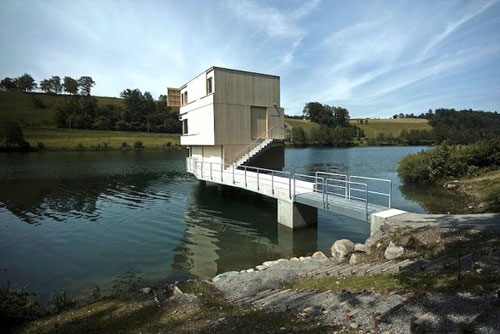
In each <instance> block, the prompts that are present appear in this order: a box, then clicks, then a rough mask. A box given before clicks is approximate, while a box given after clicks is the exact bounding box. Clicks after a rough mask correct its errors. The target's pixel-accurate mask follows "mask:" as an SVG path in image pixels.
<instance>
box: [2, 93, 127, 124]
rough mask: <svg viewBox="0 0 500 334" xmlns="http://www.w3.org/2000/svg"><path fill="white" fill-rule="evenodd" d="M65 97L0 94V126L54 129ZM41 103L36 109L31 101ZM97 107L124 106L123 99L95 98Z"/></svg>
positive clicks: (35, 94)
mask: <svg viewBox="0 0 500 334" xmlns="http://www.w3.org/2000/svg"><path fill="white" fill-rule="evenodd" d="M68 97H69V96H67V95H52V94H42V93H23V92H0V124H1V123H3V122H5V121H6V120H11V121H15V122H17V123H19V125H20V126H21V127H22V128H25V127H54V128H55V127H56V122H55V114H56V110H57V107H58V105H59V104H61V103H62V102H63V101H64V100H65V99H66V98H68ZM34 98H38V99H40V100H41V101H42V103H43V105H44V106H45V107H44V108H39V107H36V106H35V104H34V103H33V99H34ZM95 98H96V99H97V103H98V104H99V105H106V104H118V105H124V102H123V99H119V98H114V97H100V96H95Z"/></svg>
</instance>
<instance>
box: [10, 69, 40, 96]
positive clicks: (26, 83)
mask: <svg viewBox="0 0 500 334" xmlns="http://www.w3.org/2000/svg"><path fill="white" fill-rule="evenodd" d="M15 82H16V86H17V88H19V89H21V90H23V91H25V92H31V91H32V90H33V89H35V88H36V87H37V84H36V82H35V79H33V77H32V76H31V75H29V74H28V73H24V74H23V75H22V76H20V77H18V78H16V80H15Z"/></svg>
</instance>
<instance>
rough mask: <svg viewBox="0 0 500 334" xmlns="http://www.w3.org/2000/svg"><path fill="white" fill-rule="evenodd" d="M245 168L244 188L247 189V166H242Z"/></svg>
mask: <svg viewBox="0 0 500 334" xmlns="http://www.w3.org/2000/svg"><path fill="white" fill-rule="evenodd" d="M244 168H245V188H248V184H247V166H244Z"/></svg>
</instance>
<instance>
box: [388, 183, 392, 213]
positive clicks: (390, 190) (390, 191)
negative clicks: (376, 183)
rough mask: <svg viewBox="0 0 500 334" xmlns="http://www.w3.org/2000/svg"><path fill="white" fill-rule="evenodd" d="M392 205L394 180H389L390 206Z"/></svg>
mask: <svg viewBox="0 0 500 334" xmlns="http://www.w3.org/2000/svg"><path fill="white" fill-rule="evenodd" d="M391 207H392V181H389V208H391Z"/></svg>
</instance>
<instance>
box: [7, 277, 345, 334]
mask: <svg viewBox="0 0 500 334" xmlns="http://www.w3.org/2000/svg"><path fill="white" fill-rule="evenodd" d="M179 287H180V289H181V290H182V291H183V292H184V293H185V294H181V295H175V296H173V297H170V298H168V299H167V298H166V296H165V295H164V294H163V293H162V292H159V293H158V298H157V299H156V301H155V298H154V296H153V294H152V293H150V294H142V293H134V292H130V293H128V294H125V295H121V296H104V297H100V298H98V299H97V300H94V301H87V302H82V303H80V304H78V305H74V306H71V307H69V308H66V309H64V310H61V311H60V312H57V313H55V314H52V315H47V316H44V317H42V318H39V319H36V320H32V321H31V322H28V323H27V324H24V325H21V326H20V327H18V328H17V330H15V331H14V332H15V333H141V332H142V333H158V332H162V333H262V332H266V333H269V332H271V333H278V332H280V331H283V329H282V328H284V330H288V331H291V330H293V331H298V332H300V333H330V332H331V331H332V330H334V329H335V328H333V327H332V326H321V325H320V326H318V324H317V323H316V322H315V321H314V319H310V320H299V319H298V318H297V317H296V316H295V314H293V313H292V314H270V313H267V312H265V311H261V310H253V309H250V308H246V307H241V306H235V305H234V304H231V303H228V302H226V301H224V300H223V299H222V298H221V296H220V295H219V293H218V291H216V290H215V288H214V287H213V286H211V285H209V284H206V283H203V282H198V281H188V282H183V283H181V284H179Z"/></svg>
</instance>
